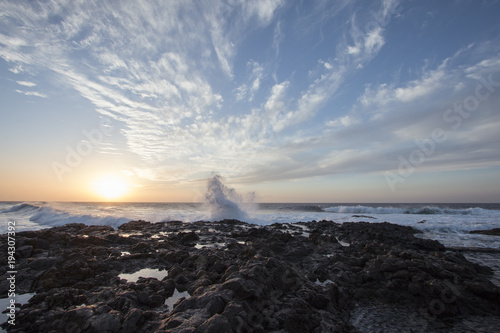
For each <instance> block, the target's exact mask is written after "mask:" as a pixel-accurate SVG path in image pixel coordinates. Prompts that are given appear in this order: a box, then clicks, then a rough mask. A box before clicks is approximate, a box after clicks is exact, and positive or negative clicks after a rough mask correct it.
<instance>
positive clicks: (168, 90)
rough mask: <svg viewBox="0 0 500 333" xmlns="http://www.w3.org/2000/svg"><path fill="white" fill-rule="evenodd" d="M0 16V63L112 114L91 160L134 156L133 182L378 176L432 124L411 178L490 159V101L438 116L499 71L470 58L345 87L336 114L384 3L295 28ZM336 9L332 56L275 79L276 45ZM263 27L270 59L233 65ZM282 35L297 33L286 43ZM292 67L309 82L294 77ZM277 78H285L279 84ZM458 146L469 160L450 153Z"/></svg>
mask: <svg viewBox="0 0 500 333" xmlns="http://www.w3.org/2000/svg"><path fill="white" fill-rule="evenodd" d="M0 6H2V7H1V8H0V9H1V10H2V13H3V18H9V19H10V20H11V21H12V22H16V23H15V24H17V26H14V27H12V28H11V29H10V30H9V29H6V30H5V31H4V30H2V33H1V34H0V56H1V57H2V58H3V59H4V60H6V61H8V62H9V63H10V65H11V68H12V72H13V73H23V72H27V71H28V72H29V70H30V69H32V68H34V69H42V70H49V71H51V72H52V73H54V74H55V75H56V76H57V78H58V80H60V81H59V82H58V84H63V85H66V86H69V87H72V88H73V89H75V90H76V91H77V92H78V93H79V94H80V95H81V96H83V97H84V98H86V99H88V100H89V101H90V102H92V103H93V105H94V106H95V109H96V112H98V113H100V115H101V116H104V117H109V118H112V119H113V120H114V121H115V124H116V126H117V128H118V130H117V131H116V132H114V134H113V135H116V137H117V138H115V139H116V140H115V141H114V142H112V143H110V144H109V145H108V146H106V147H104V148H103V151H105V152H107V153H113V154H115V153H118V152H123V153H125V154H127V156H132V158H131V159H132V160H133V164H134V165H133V166H130V169H133V170H134V171H135V173H136V174H138V175H139V176H140V177H143V178H148V179H151V180H155V181H188V180H189V179H192V178H202V177H205V176H206V174H207V173H209V172H212V171H214V170H217V171H219V172H221V173H222V174H225V175H226V176H228V177H233V179H238V180H240V181H247V182H250V181H252V182H256V181H266V180H276V179H297V178H304V177H315V176H318V175H329V174H336V173H340V172H343V173H346V172H373V173H383V172H384V171H385V170H391V169H393V168H394V167H396V168H397V163H398V156H399V155H402V156H406V155H407V154H409V153H410V152H411V151H412V149H415V139H418V140H424V139H427V138H428V137H429V135H430V134H429V133H431V131H432V130H433V129H434V128H436V127H437V126H441V127H443V128H445V129H447V130H448V132H449V133H448V134H449V140H448V141H447V142H446V143H445V144H444V143H443V144H442V145H440V147H439V152H440V153H439V154H437V153H436V154H435V155H433V157H432V158H429V160H428V162H426V163H425V165H423V166H421V168H420V169H419V170H440V169H441V168H442V169H446V168H448V169H449V168H455V167H456V168H461V167H466V166H469V167H478V166H486V165H493V164H494V163H496V162H495V161H498V160H499V159H498V149H497V148H496V147H495V145H496V144H498V135H497V134H496V132H495V129H496V128H498V126H499V125H500V122H499V119H498V116H494V113H492V112H493V111H491V110H489V109H488V105H489V103H490V102H491V104H492V105H495V104H494V103H493V101H494V98H497V96H498V92H496V93H495V94H492V96H491V99H490V100H489V102H488V103H482V104H481V106H480V108H479V110H478V112H477V113H476V114H477V115H478V116H477V117H476V118H474V117H473V116H471V117H470V118H468V119H463V127H461V129H460V131H453V130H450V126H451V124H450V123H446V122H445V121H444V120H443V112H444V111H445V110H446V108H448V107H450V106H453V104H454V103H455V102H457V101H459V102H460V101H463V99H464V98H465V97H466V96H467V94H470V93H471V91H472V92H473V91H474V88H475V85H476V84H477V82H478V81H477V80H478V78H479V77H481V75H482V76H483V77H484V75H486V74H488V73H491V72H492V71H494V70H498V69H499V67H500V60H499V58H498V57H493V56H490V57H486V56H484V55H482V54H476V56H475V57H474V59H479V60H478V61H476V62H475V63H465V65H464V63H460V64H457V63H458V62H459V57H460V56H459V55H456V56H452V57H450V59H449V60H446V61H443V62H442V63H441V64H440V65H439V66H437V67H435V68H432V69H428V68H422V74H421V75H418V76H417V77H414V78H413V79H412V80H407V81H404V82H399V81H388V82H381V83H380V82H377V83H376V84H371V85H367V86H366V87H365V89H362V91H361V93H359V94H358V95H356V90H355V89H353V90H352V92H351V91H350V92H349V94H350V97H349V98H351V97H352V98H353V99H354V100H356V99H357V102H356V103H355V105H354V106H353V107H352V108H351V109H349V108H347V109H346V108H343V109H342V108H340V107H338V106H337V98H338V97H339V96H338V95H342V96H340V97H345V95H347V94H346V92H345V91H343V90H342V89H341V87H342V84H344V83H346V82H347V83H348V85H347V86H348V87H352V86H353V85H354V84H355V83H358V82H359V81H355V80H354V81H349V80H350V79H351V78H352V77H354V76H355V75H354V74H355V73H359V72H361V70H360V69H363V68H366V67H368V66H367V65H368V64H369V62H370V61H371V60H372V59H374V58H375V57H376V56H377V54H379V52H380V51H381V50H382V48H383V47H385V45H386V44H388V43H389V41H388V40H387V34H386V31H387V30H388V29H391V25H390V22H391V19H392V18H395V17H396V16H397V11H396V8H397V7H398V1H387V0H384V1H382V2H381V4H380V6H379V7H378V10H377V11H375V12H374V15H371V14H369V13H368V14H367V13H365V12H361V11H357V10H356V9H355V8H354V7H352V6H351V4H349V1H344V2H341V3H339V2H336V3H335V4H333V5H331V2H328V1H318V2H315V3H314V4H313V5H312V7H313V9H311V13H309V15H307V17H305V18H302V17H301V19H297V20H296V21H286V20H285V18H284V17H282V16H280V10H281V8H283V10H285V9H287V8H285V4H284V1H278V0H275V1H272V0H262V1H250V2H249V1H230V2H217V3H214V2H174V1H168V2H167V1H138V0H135V1H123V2H119V3H115V2H111V1H101V2H99V3H98V4H97V3H92V2H85V1H82V2H76V3H74V2H72V1H59V2H51V3H49V4H47V6H46V7H45V6H40V5H38V3H37V2H30V3H27V4H26V3H19V2H9V3H7V4H6V3H2V4H1V5H0ZM294 9H295V8H292V10H294ZM342 11H345V12H342ZM341 12H342V13H343V14H346V15H347V16H348V17H350V18H351V20H350V23H351V24H350V25H349V27H348V28H347V31H341V32H340V35H341V36H340V37H339V38H338V39H336V40H335V42H336V43H337V44H334V45H331V46H329V49H331V50H336V52H335V51H333V52H332V53H331V54H325V53H321V54H319V53H318V55H317V58H316V59H313V65H312V66H313V68H312V69H311V68H307V66H308V65H307V64H302V63H301V64H300V66H298V65H297V66H296V67H293V68H292V69H291V70H290V73H286V70H285V69H284V68H282V67H279V66H278V65H279V64H281V63H282V62H283V61H282V60H281V59H280V60H278V59H276V58H277V57H278V56H279V57H280V58H285V57H287V56H288V54H286V52H285V50H286V48H285V47H284V45H285V44H284V43H285V39H284V36H285V31H286V33H287V41H288V39H292V38H293V37H296V35H299V34H307V33H311V31H315V32H316V31H318V30H319V29H317V28H318V26H319V25H320V24H321V23H324V22H327V21H328V20H331V19H332V17H335V15H337V14H338V13H341ZM366 12H368V11H366ZM363 14H364V15H363ZM369 15H371V16H369ZM336 18H337V17H336ZM370 22H371V25H367V23H370ZM292 23H293V24H296V26H293V27H292ZM306 23H307V24H306ZM21 26H22V27H23V29H21V28H20V27H21ZM367 26H368V27H369V28H370V29H365V28H366V27H367ZM266 27H267V29H268V31H271V30H272V36H270V37H269V40H268V41H267V44H263V45H264V46H267V47H270V48H274V49H273V52H272V54H271V56H268V58H265V57H263V58H265V59H260V58H259V59H258V60H256V59H257V58H253V59H252V58H250V56H248V58H245V57H246V56H247V55H246V54H244V51H245V49H243V48H240V46H241V43H242V41H244V38H245V36H246V35H251V33H252V32H255V31H256V30H259V29H261V31H264V29H265V28H266ZM285 28H286V30H285ZM292 28H293V29H297V31H299V32H295V35H294V30H293V29H292ZM308 29H310V30H308ZM271 37H272V40H271ZM288 37H290V38H288ZM287 41H286V42H287ZM287 46H288V44H287ZM479 49H480V45H478V46H474V47H471V48H470V50H469V51H467V50H464V51H463V52H462V54H465V53H467V52H469V53H470V52H478V53H479V51H478V50H479ZM486 49H491V47H490V48H486ZM314 54H316V53H314ZM273 55H274V57H273ZM320 55H321V56H320ZM464 57H465V56H464ZM238 62H239V63H241V64H243V67H244V66H245V64H246V67H244V70H242V71H241V72H240V71H238V70H235V68H234V63H238ZM314 66H316V67H314ZM278 67H279V68H278ZM302 67H304V70H305V71H308V70H310V71H311V73H312V74H311V76H309V77H307V78H305V79H304V78H303V77H300V76H299V74H298V73H299V72H300V70H302V69H301V68H302ZM270 69H271V70H274V71H275V75H274V77H273V78H274V79H275V80H274V81H272V80H269V74H268V72H270ZM278 69H279V70H278ZM33 72H37V70H34V71H33ZM280 72H281V73H280ZM292 72H293V73H292ZM276 73H278V74H281V75H285V76H282V77H281V78H280V79H279V80H278V79H277V78H278V77H279V75H278V74H276ZM282 73H285V74H282ZM269 81H271V83H269ZM36 82H38V84H39V85H41V83H40V82H39V81H38V80H37V81H36ZM450 82H452V83H453V87H450ZM17 83H18V84H20V85H22V86H25V87H29V88H31V87H34V86H35V85H34V84H33V83H31V82H28V81H17ZM234 87H236V88H234ZM361 87H363V86H362V85H361ZM44 91H45V90H44ZM339 91H340V93H339ZM18 92H19V93H22V94H26V95H33V96H38V97H47V96H46V95H44V94H41V93H36V92H30V91H22V90H18ZM464 94H465V95H464ZM351 95H352V96H351ZM339 99H340V98H339ZM332 100H333V101H334V102H332ZM235 101H236V102H235ZM481 117H484V118H481ZM466 120H467V121H466ZM304 124H307V126H302V125H304ZM495 126H497V127H495ZM488 137H490V138H491V141H488ZM367 138H368V139H367ZM122 139H123V140H124V141H125V144H124V147H122V146H121V142H120V140H122ZM119 148H120V149H119ZM460 149H463V150H462V151H463V152H464V153H465V154H471V155H470V156H474V159H475V161H474V162H472V161H471V159H470V158H468V157H467V156H466V155H462V156H461V155H460V153H459V152H460Z"/></svg>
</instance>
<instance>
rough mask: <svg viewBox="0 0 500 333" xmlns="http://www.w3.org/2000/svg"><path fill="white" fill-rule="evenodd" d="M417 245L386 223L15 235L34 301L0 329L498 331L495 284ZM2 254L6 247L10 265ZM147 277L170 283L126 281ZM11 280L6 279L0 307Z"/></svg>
mask: <svg viewBox="0 0 500 333" xmlns="http://www.w3.org/2000/svg"><path fill="white" fill-rule="evenodd" d="M415 233H417V231H416V230H415V229H413V228H411V227H405V226H399V225H394V224H389V223H365V222H357V223H343V224H338V223H333V222H331V221H320V222H315V221H313V222H307V223H304V222H298V223H290V224H273V225H269V226H256V225H251V224H247V223H243V222H240V221H236V220H224V221H220V222H193V223H183V222H179V221H172V222H162V223H149V222H145V221H133V222H129V223H126V224H124V225H122V226H120V227H119V228H118V230H114V229H113V228H111V227H106V226H86V225H83V224H69V225H65V226H62V227H55V228H51V229H44V230H39V231H29V232H19V233H18V234H17V244H16V246H17V250H18V251H17V262H16V264H17V272H18V273H17V281H16V288H17V293H18V294H22V293H28V292H34V293H36V294H35V296H33V297H32V298H31V299H30V301H29V303H28V304H25V305H23V306H21V308H20V310H19V311H18V312H17V314H16V325H15V326H11V325H4V328H6V329H7V330H8V331H11V332H368V331H370V332H377V331H379V332H389V331H391V327H394V331H399V332H402V330H401V329H402V328H405V329H406V331H409V327H408V325H410V326H411V327H410V328H412V329H413V332H446V331H460V330H461V327H469V328H471V327H472V326H470V325H476V326H475V327H478V326H477V325H479V326H481V325H483V326H484V327H486V329H487V328H488V325H496V324H495V323H497V322H495V320H496V319H495V318H497V316H500V288H499V287H497V286H496V285H494V284H493V283H492V282H491V281H490V280H489V278H490V277H491V276H492V274H493V273H492V270H491V269H490V268H489V267H486V266H481V265H479V264H477V263H473V262H470V261H468V260H467V259H466V258H465V257H464V256H463V255H462V254H461V253H458V252H454V251H446V249H445V247H444V246H443V245H442V244H440V243H438V242H437V241H432V240H426V239H421V238H418V237H415V236H414V234H415ZM6 243H7V242H6V237H5V235H1V236H0V252H2V255H3V257H4V258H6V256H7V244H6ZM144 268H149V269H157V270H162V271H163V270H167V271H168V275H166V276H165V277H164V278H162V279H161V280H158V279H157V278H152V277H147V276H146V277H140V278H138V280H137V281H127V280H125V279H122V278H120V274H125V273H134V272H137V271H139V270H141V269H144ZM6 279H7V269H6V268H5V267H0V293H1V295H7V290H8V282H7V280H6ZM179 294H180V295H184V297H181V298H179V299H177V298H175V295H179ZM4 297H5V296H4ZM166 301H167V302H166ZM172 302H175V304H173V305H172V306H169V305H167V304H170V303H172ZM497 321H498V320H497ZM471 323H472V324H471ZM374 325H375V326H374ZM384 325H385V326H384ZM391 325H393V326H391ZM398 325H399V326H398ZM494 327H497V326H494Z"/></svg>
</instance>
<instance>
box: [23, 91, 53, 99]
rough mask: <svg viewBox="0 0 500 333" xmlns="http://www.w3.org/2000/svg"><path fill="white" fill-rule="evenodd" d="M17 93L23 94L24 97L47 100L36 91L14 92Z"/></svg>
mask: <svg viewBox="0 0 500 333" xmlns="http://www.w3.org/2000/svg"><path fill="white" fill-rule="evenodd" d="M16 92H17V93H19V94H23V95H26V96H35V97H41V98H47V97H48V96H47V95H45V94H42V93H39V92H37V91H23V90H16Z"/></svg>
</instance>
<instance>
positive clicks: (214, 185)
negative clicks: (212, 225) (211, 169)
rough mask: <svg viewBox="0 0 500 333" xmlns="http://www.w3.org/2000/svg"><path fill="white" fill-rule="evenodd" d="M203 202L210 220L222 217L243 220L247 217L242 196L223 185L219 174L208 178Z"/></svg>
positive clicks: (222, 218) (221, 218)
mask: <svg viewBox="0 0 500 333" xmlns="http://www.w3.org/2000/svg"><path fill="white" fill-rule="evenodd" d="M205 203H206V209H207V212H208V216H207V217H208V219H209V220H211V221H220V220H224V219H236V220H241V221H245V220H248V219H249V215H248V213H247V211H246V209H245V206H244V203H243V198H242V197H241V195H240V194H238V193H236V191H235V189H233V188H229V187H227V186H226V185H224V183H223V182H222V177H221V176H220V175H214V176H213V177H212V178H210V179H209V180H208V186H207V193H206V194H205Z"/></svg>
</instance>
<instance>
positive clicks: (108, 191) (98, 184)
mask: <svg viewBox="0 0 500 333" xmlns="http://www.w3.org/2000/svg"><path fill="white" fill-rule="evenodd" d="M93 187H94V191H95V192H96V194H98V195H99V196H100V197H102V198H103V199H106V200H116V199H119V198H121V197H123V196H124V195H125V194H127V193H128V192H129V190H130V185H129V184H128V183H127V182H126V181H125V180H124V179H123V178H121V177H119V176H115V175H106V176H101V177H100V178H99V179H98V180H97V181H95V182H94V183H93Z"/></svg>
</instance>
